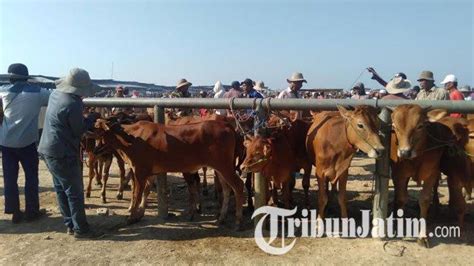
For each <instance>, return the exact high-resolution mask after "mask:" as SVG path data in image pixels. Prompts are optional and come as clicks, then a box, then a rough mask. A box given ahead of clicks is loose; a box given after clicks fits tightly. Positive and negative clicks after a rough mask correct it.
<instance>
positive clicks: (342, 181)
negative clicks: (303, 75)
mask: <svg viewBox="0 0 474 266" xmlns="http://www.w3.org/2000/svg"><path fill="white" fill-rule="evenodd" d="M337 108H338V110H339V112H328V111H327V112H321V113H317V114H315V115H314V117H313V124H312V125H311V127H310V129H309V130H308V134H307V138H306V148H307V151H308V155H309V156H310V158H311V159H312V162H313V164H314V165H315V166H316V178H317V180H318V185H319V190H318V219H324V216H325V214H324V211H325V208H326V205H327V202H328V196H327V188H326V186H327V181H329V182H331V183H332V185H333V186H335V185H338V202H339V206H340V208H341V217H342V218H347V207H346V195H345V192H346V184H347V176H348V171H349V166H350V164H351V161H352V158H353V157H354V154H355V153H356V151H357V150H358V149H359V150H361V151H363V152H364V153H366V154H368V156H369V157H370V158H378V157H380V156H381V155H382V154H383V152H384V150H385V148H384V147H383V146H382V143H381V141H380V137H379V135H378V131H379V127H380V121H379V119H378V117H377V113H378V109H376V108H374V107H371V106H366V105H359V106H357V107H355V110H353V111H350V110H347V109H346V108H344V107H343V106H338V107H337Z"/></svg>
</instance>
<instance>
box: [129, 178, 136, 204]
mask: <svg viewBox="0 0 474 266" xmlns="http://www.w3.org/2000/svg"><path fill="white" fill-rule="evenodd" d="M136 183H137V182H136V181H135V175H133V176H132V197H131V198H130V207H128V212H132V209H133V204H134V201H135V197H134V195H135V188H136Z"/></svg>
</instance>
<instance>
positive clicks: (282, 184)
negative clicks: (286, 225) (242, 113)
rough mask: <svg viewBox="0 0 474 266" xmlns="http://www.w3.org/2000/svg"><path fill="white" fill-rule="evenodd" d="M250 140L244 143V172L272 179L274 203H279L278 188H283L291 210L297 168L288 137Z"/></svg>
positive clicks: (251, 138) (258, 137)
mask: <svg viewBox="0 0 474 266" xmlns="http://www.w3.org/2000/svg"><path fill="white" fill-rule="evenodd" d="M248 138H249V139H247V140H245V141H244V145H245V147H246V157H245V160H244V162H243V163H242V168H243V169H242V170H243V171H244V172H261V173H262V174H263V176H265V177H267V178H269V179H271V180H272V181H273V182H272V183H273V190H272V191H273V195H272V198H273V202H274V203H276V202H277V193H276V191H277V188H282V191H283V202H284V206H285V208H290V197H291V195H290V194H291V191H290V182H291V180H292V177H291V176H292V174H293V173H294V172H295V169H296V168H297V166H296V160H295V154H294V152H293V149H292V148H291V146H290V144H289V143H288V140H287V138H286V136H284V135H283V134H274V137H272V138H264V137H261V136H257V137H248ZM298 170H299V169H298ZM268 181H270V180H268ZM269 186H270V184H269ZM269 186H267V187H269ZM268 196H270V194H269V193H267V198H268ZM267 201H268V200H267Z"/></svg>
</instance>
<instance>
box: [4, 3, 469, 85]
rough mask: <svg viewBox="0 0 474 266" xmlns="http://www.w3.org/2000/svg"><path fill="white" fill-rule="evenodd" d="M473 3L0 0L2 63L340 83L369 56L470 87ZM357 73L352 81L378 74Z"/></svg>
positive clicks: (388, 66) (143, 76) (129, 74)
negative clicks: (453, 78)
mask: <svg viewBox="0 0 474 266" xmlns="http://www.w3.org/2000/svg"><path fill="white" fill-rule="evenodd" d="M473 14H474V5H473V4H472V1H459V0H458V1H456V0H455V1H436V0H434V1H416V0H415V1H408V0H398V1H381V0H380V1H375V0H372V1H290V0H288V1H278V0H276V1H275V0H273V1H272V0H267V1H265V0H256V1H247V0H245V1H242V0H240V1H223V0H221V1H209V0H201V1H197V0H195V1H191V0H189V1H179V0H175V1H171V0H170V1H99V0H96V1H47V0H43V1H28V2H26V1H18V0H15V1H5V0H0V72H2V73H5V72H6V70H7V68H8V65H9V64H10V63H13V62H23V63H25V64H26V65H27V66H28V67H29V69H30V73H32V74H43V75H52V76H63V75H65V74H66V73H67V72H68V70H69V69H70V68H72V67H76V66H77V67H82V68H84V69H86V70H88V71H89V73H90V74H91V76H92V78H110V77H111V66H112V62H113V63H114V75H113V77H114V79H117V80H135V81H142V82H152V83H156V84H161V85H175V84H176V82H177V80H178V79H180V78H182V77H185V78H187V79H188V80H190V81H191V82H193V83H194V84H195V85H208V84H213V83H214V82H215V81H216V80H221V81H222V82H224V83H225V84H229V83H230V82H231V81H232V80H243V79H244V78H246V77H250V78H252V79H254V80H263V81H265V83H266V84H267V85H269V86H270V87H271V88H275V89H281V88H284V87H286V86H287V84H286V80H285V79H286V78H287V77H288V76H289V75H291V73H292V72H295V71H298V72H302V73H303V74H304V76H305V78H306V79H307V80H308V84H307V85H305V87H304V88H313V87H344V88H347V87H349V86H351V85H352V84H353V82H354V81H355V79H356V78H357V77H358V76H359V74H360V73H361V71H362V70H363V69H364V68H365V67H367V66H374V67H375V68H376V69H377V70H378V72H379V73H380V74H381V75H382V76H383V77H385V78H386V79H389V78H390V77H391V76H392V75H393V74H394V73H395V72H398V71H403V72H405V73H406V74H407V75H408V78H409V79H411V80H412V81H415V83H416V79H417V76H418V74H419V73H420V72H421V71H422V70H432V71H433V72H434V74H435V79H436V80H437V83H438V84H439V82H440V81H441V80H442V78H443V77H444V76H445V75H446V74H450V73H453V74H455V75H457V76H458V79H459V83H460V85H463V84H470V85H474V82H473V81H474V78H473V76H474V75H473V61H474V58H473V44H474V43H473V36H474V33H473ZM369 77H370V76H369V74H368V73H364V74H363V75H362V77H361V79H360V80H361V81H363V82H364V83H366V86H368V87H373V86H376V83H375V82H374V81H372V80H370V78H369Z"/></svg>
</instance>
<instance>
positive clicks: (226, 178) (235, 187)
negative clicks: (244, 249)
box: [216, 164, 244, 230]
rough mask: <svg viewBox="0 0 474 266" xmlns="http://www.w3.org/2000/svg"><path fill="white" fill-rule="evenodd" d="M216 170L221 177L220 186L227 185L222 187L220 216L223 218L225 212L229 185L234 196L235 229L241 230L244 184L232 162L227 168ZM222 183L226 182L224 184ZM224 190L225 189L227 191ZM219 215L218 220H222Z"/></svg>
mask: <svg viewBox="0 0 474 266" xmlns="http://www.w3.org/2000/svg"><path fill="white" fill-rule="evenodd" d="M216 170H217V169H216ZM217 171H218V172H219V174H220V176H222V179H221V181H222V187H223V188H224V186H227V189H224V202H223V204H222V209H223V210H224V208H225V212H222V213H221V217H223V218H225V213H226V212H227V208H228V206H226V205H228V203H229V196H230V189H229V187H230V188H231V189H232V191H233V192H234V197H235V226H236V229H237V230H241V229H242V206H243V203H244V195H243V193H244V184H243V182H242V181H241V180H240V178H239V177H238V176H237V175H236V174H235V172H234V167H233V165H232V164H230V165H229V167H228V168H227V169H222V170H220V171H219V170H217ZM224 183H226V184H225V185H224ZM225 190H227V192H226V191H225ZM226 193H227V195H226ZM226 197H227V199H226ZM224 206H226V207H224ZM222 214H223V216H222ZM221 217H219V220H220V221H223V219H221Z"/></svg>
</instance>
